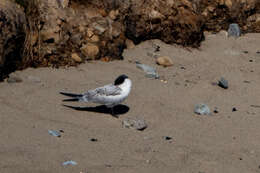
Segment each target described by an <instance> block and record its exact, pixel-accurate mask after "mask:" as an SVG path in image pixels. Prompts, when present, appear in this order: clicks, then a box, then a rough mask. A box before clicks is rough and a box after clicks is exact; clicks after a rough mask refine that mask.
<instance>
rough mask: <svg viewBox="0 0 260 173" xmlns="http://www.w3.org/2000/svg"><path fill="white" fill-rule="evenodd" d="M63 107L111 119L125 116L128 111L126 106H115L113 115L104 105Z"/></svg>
mask: <svg viewBox="0 0 260 173" xmlns="http://www.w3.org/2000/svg"><path fill="white" fill-rule="evenodd" d="M63 106H65V107H68V108H71V109H74V110H78V111H88V112H96V113H103V114H110V115H112V116H113V117H116V118H118V117H119V116H120V115H122V114H125V113H127V112H128V111H129V107H128V106H126V105H121V104H120V105H117V106H115V107H114V108H113V114H112V111H111V108H107V107H106V106H105V105H100V106H95V107H78V106H69V105H64V104H63Z"/></svg>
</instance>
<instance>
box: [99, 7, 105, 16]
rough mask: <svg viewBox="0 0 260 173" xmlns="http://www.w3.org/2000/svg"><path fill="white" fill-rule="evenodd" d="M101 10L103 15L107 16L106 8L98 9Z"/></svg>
mask: <svg viewBox="0 0 260 173" xmlns="http://www.w3.org/2000/svg"><path fill="white" fill-rule="evenodd" d="M98 11H99V13H100V14H101V15H102V16H103V17H106V16H107V12H106V11H105V10H104V9H102V8H101V9H99V10H98Z"/></svg>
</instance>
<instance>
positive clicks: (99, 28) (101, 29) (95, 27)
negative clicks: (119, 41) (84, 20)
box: [93, 23, 106, 34]
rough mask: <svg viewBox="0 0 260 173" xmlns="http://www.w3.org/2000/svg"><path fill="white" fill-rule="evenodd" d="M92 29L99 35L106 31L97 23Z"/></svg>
mask: <svg viewBox="0 0 260 173" xmlns="http://www.w3.org/2000/svg"><path fill="white" fill-rule="evenodd" d="M93 28H94V29H95V30H96V31H98V33H99V34H103V33H104V32H105V31H106V28H104V27H103V26H101V25H100V24H98V23H94V24H93Z"/></svg>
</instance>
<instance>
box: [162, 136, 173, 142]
mask: <svg viewBox="0 0 260 173" xmlns="http://www.w3.org/2000/svg"><path fill="white" fill-rule="evenodd" d="M163 139H164V140H166V141H169V140H172V137H170V136H163Z"/></svg>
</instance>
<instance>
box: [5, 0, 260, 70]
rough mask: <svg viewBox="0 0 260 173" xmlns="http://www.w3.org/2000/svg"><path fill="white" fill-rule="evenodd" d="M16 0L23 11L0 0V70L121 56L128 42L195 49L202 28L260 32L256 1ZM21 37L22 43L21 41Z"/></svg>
mask: <svg viewBox="0 0 260 173" xmlns="http://www.w3.org/2000/svg"><path fill="white" fill-rule="evenodd" d="M19 3H20V4H22V5H23V6H24V8H25V9H24V11H23V10H22V9H21V8H20V7H19V6H18V5H16V4H15V3H14V2H13V1H12V0H2V1H1V3H0V19H1V23H0V24H1V26H2V27H1V28H3V29H2V30H1V34H2V37H1V38H0V53H1V54H0V65H1V66H2V68H1V71H0V73H1V74H3V72H6V71H9V70H10V69H12V70H13V69H16V68H17V65H15V64H17V63H13V61H17V62H22V63H21V64H20V65H19V67H22V68H23V67H27V66H34V67H38V66H54V67H58V66H61V65H76V64H78V63H81V62H84V61H85V60H96V59H102V60H105V61H107V60H111V59H121V58H122V57H121V54H122V51H123V49H124V48H125V47H126V43H129V40H133V42H134V43H136V44H137V43H139V42H141V41H143V40H147V39H153V38H157V39H161V40H162V41H164V42H166V43H177V44H181V45H184V46H192V47H198V46H199V45H200V42H201V41H202V40H203V31H204V30H208V31H219V30H221V29H225V30H226V29H227V28H228V25H229V24H230V23H234V22H235V23H238V24H239V25H240V27H241V29H242V31H244V32H260V16H259V15H260V1H258V0H106V1H104V0H93V1H84V0H19ZM25 16H26V17H25ZM25 19H27V20H25ZM27 22H28V23H27ZM24 25H26V26H27V29H26V30H24V29H23V28H24ZM10 28H11V29H10ZM25 36H26V37H25ZM24 40H25V44H21V43H24ZM14 45H15V46H14ZM21 52H23V53H21ZM21 58H22V59H21ZM7 64H10V65H7ZM3 67H5V68H3ZM6 67H8V68H6ZM7 69H8V70H7ZM7 73H8V72H7Z"/></svg>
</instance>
